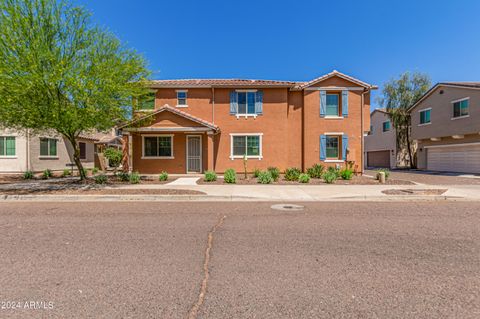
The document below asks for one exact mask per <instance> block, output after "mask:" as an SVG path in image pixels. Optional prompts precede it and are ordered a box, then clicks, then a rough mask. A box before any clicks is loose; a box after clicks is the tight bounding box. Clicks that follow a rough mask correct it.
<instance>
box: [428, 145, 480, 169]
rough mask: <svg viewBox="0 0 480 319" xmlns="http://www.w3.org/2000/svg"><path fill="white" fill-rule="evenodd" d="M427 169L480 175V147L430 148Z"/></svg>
mask: <svg viewBox="0 0 480 319" xmlns="http://www.w3.org/2000/svg"><path fill="white" fill-rule="evenodd" d="M427 169H429V170H432V171H446V172H465V173H480V145H467V146H449V147H435V148H428V151H427Z"/></svg>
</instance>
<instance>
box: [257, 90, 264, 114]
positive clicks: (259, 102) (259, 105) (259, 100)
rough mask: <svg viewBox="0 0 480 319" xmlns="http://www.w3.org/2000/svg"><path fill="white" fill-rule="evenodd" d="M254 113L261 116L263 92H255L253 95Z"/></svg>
mask: <svg viewBox="0 0 480 319" xmlns="http://www.w3.org/2000/svg"><path fill="white" fill-rule="evenodd" d="M255 113H256V114H263V91H257V94H255Z"/></svg>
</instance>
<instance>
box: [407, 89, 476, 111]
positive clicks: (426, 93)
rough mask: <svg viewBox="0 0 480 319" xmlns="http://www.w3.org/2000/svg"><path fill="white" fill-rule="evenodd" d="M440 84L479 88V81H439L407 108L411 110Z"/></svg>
mask: <svg viewBox="0 0 480 319" xmlns="http://www.w3.org/2000/svg"><path fill="white" fill-rule="evenodd" d="M440 86H447V87H458V88H465V89H480V82H439V83H437V84H435V85H434V86H432V87H431V88H430V90H428V91H427V92H425V94H424V95H423V96H422V97H421V98H420V99H418V101H417V102H415V104H413V105H412V106H411V107H410V108H409V109H408V110H409V111H411V110H412V109H413V108H414V107H416V106H417V105H418V104H420V102H422V101H423V100H425V99H426V98H427V97H429V96H430V95H431V94H432V93H433V92H434V91H435V89H437V88H438V87H440Z"/></svg>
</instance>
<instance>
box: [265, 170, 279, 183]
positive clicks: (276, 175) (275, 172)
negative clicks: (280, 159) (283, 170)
mask: <svg viewBox="0 0 480 319" xmlns="http://www.w3.org/2000/svg"><path fill="white" fill-rule="evenodd" d="M267 171H268V172H270V174H271V175H272V178H273V181H275V182H276V181H278V178H279V177H280V170H279V169H278V167H272V166H271V167H269V168H267Z"/></svg>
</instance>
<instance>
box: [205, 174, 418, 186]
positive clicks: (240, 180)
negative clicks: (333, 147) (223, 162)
mask: <svg viewBox="0 0 480 319" xmlns="http://www.w3.org/2000/svg"><path fill="white" fill-rule="evenodd" d="M197 184H200V185H224V184H226V183H225V182H224V180H223V178H218V179H217V180H216V181H214V182H206V181H205V180H204V179H203V177H202V178H200V179H199V180H198V181H197ZM325 184H326V183H325V182H324V181H323V179H318V178H311V179H310V182H309V183H307V184H302V183H299V182H297V181H286V180H285V179H284V177H283V175H280V178H279V179H278V181H276V182H273V183H272V184H270V185H325ZM335 184H336V185H379V182H378V181H377V180H375V179H373V178H370V177H366V176H353V178H352V179H351V180H343V179H337V181H336V182H335ZM385 184H386V185H414V183H412V182H409V181H404V180H395V179H388V180H387V181H386V183H385ZM236 185H263V184H259V183H258V181H257V179H256V178H255V177H253V175H247V178H246V179H245V176H244V175H243V174H242V175H240V174H237V183H236Z"/></svg>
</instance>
